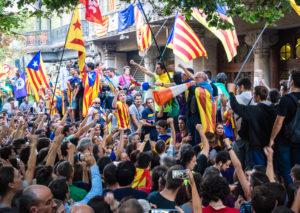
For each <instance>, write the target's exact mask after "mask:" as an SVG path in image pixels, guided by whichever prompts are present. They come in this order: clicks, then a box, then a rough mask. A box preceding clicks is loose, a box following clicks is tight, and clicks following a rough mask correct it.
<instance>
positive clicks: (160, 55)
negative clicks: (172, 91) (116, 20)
mask: <svg viewBox="0 0 300 213" xmlns="http://www.w3.org/2000/svg"><path fill="white" fill-rule="evenodd" d="M138 2H139V4H140V6H141V10H142V12H143V15H144V17H145V19H146V22H147V24H148V26H149V29H150V32H151V35H152V37H153V40H154V42H155V45H156V48H157V51H158V53H159V58H160V60H161V62H162V64H163V66H164V67H165V69H166V71H167V75H168V77H169V80H170V82H172V81H171V77H170V74H169V71H168V69H167V67H166V65H165V60H164V58H163V57H162V54H161V51H160V49H159V46H158V44H157V41H156V38H155V35H154V33H153V31H152V28H151V26H150V24H149V21H148V18H147V16H146V14H145V11H144V8H143V6H142V4H141V2H140V0H138Z"/></svg>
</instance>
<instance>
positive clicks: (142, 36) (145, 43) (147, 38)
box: [134, 3, 152, 51]
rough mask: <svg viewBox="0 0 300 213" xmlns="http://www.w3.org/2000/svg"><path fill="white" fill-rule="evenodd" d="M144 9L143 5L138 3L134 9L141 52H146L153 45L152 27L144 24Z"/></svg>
mask: <svg viewBox="0 0 300 213" xmlns="http://www.w3.org/2000/svg"><path fill="white" fill-rule="evenodd" d="M142 7H143V5H141V4H140V3H137V4H136V6H135V8H134V13H135V25H136V39H137V44H138V48H139V51H144V50H146V49H147V48H148V47H149V46H150V45H151V40H152V36H151V31H150V27H149V25H148V24H144V18H143V11H142Z"/></svg>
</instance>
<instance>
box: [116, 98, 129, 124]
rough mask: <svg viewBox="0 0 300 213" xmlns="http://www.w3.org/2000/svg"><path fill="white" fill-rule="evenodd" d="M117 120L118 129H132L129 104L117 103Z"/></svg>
mask: <svg viewBox="0 0 300 213" xmlns="http://www.w3.org/2000/svg"><path fill="white" fill-rule="evenodd" d="M117 115H118V117H117V119H118V127H119V128H124V129H130V123H129V121H130V116H129V107H128V105H127V104H124V103H122V102H121V101H118V102H117Z"/></svg>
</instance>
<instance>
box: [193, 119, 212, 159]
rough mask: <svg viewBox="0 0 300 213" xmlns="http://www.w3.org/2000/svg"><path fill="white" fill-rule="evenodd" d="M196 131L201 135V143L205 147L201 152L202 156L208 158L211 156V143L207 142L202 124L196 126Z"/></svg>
mask: <svg viewBox="0 0 300 213" xmlns="http://www.w3.org/2000/svg"><path fill="white" fill-rule="evenodd" d="M196 129H197V131H198V132H199V135H200V138H201V142H202V145H203V149H202V151H201V154H202V155H205V156H206V157H208V154H209V143H208V140H207V138H206V136H205V133H204V130H203V126H202V124H197V125H196Z"/></svg>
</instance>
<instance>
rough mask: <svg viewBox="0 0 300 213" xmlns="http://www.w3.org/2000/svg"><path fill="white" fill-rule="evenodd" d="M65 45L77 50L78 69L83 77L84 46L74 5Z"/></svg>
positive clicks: (84, 72) (77, 11) (77, 12)
mask: <svg viewBox="0 0 300 213" xmlns="http://www.w3.org/2000/svg"><path fill="white" fill-rule="evenodd" d="M65 47H66V48H68V49H72V50H77V51H78V66H79V71H80V75H81V78H82V79H84V77H85V74H86V70H85V66H84V60H85V57H86V54H85V46H84V42H83V36H82V29H81V22H80V17H79V10H78V6H76V8H75V11H74V14H73V17H72V21H71V24H70V28H69V33H68V36H67V41H66V45H65Z"/></svg>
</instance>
